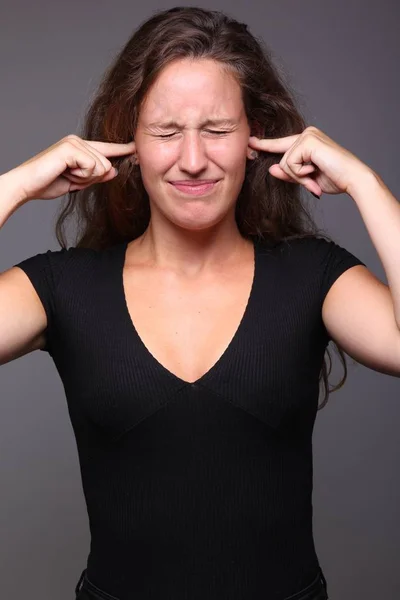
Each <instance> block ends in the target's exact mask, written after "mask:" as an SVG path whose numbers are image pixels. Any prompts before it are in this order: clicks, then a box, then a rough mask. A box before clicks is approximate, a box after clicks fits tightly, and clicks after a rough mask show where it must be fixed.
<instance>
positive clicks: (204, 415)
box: [16, 238, 364, 600]
mask: <svg viewBox="0 0 400 600" xmlns="http://www.w3.org/2000/svg"><path fill="white" fill-rule="evenodd" d="M126 247H127V243H122V244H118V245H115V246H113V247H111V248H108V249H106V250H102V251H94V250H89V249H83V248H69V249H67V250H66V249H63V250H58V251H50V250H48V251H47V252H45V253H42V254H37V255H36V256H32V257H30V258H27V259H26V260H24V261H22V262H20V263H18V264H17V265H16V266H19V267H20V268H22V269H23V270H24V271H25V273H26V274H27V275H28V277H29V278H30V280H31V281H32V284H33V285H34V287H35V289H36V291H37V293H38V295H39V297H40V299H41V300H42V302H43V306H44V307H45V310H46V313H47V317H48V328H47V346H46V348H45V351H47V352H48V353H49V354H50V355H51V357H52V359H53V361H54V364H55V366H56V368H57V370H58V373H59V375H60V377H61V380H62V382H63V384H64V388H65V393H66V399H67V403H68V409H69V414H70V418H71V423H72V427H73V429H74V433H75V436H76V441H77V449H78V454H79V461H80V467H81V474H82V483H83V491H84V494H85V499H86V503H87V510H88V516H89V524H90V531H91V546H90V553H89V556H88V561H87V577H88V578H89V580H90V581H92V582H93V583H94V584H95V585H96V586H97V587H98V588H100V589H102V590H104V591H105V592H107V593H108V594H110V595H112V596H114V597H116V598H118V599H120V600H133V599H135V600H139V599H140V600H141V599H146V600H169V599H171V600H225V599H226V600H250V599H257V600H259V599H262V598H263V599H265V600H283V599H285V598H286V597H288V596H290V595H292V594H295V593H297V592H299V591H300V590H302V589H303V588H306V587H307V586H308V585H309V584H310V583H311V582H312V581H313V580H314V579H315V577H316V575H317V573H318V570H319V562H318V558H317V555H316V552H315V548H314V541H313V531H312V515H313V510H312V487H313V463H312V432H313V427H314V422H315V417H316V411H317V404H318V397H319V391H320V388H319V374H320V370H321V367H322V363H323V359H324V352H325V349H326V346H327V344H328V342H329V336H328V333H327V331H326V329H325V327H324V324H323V321H322V316H321V309H322V302H323V300H324V298H325V295H326V293H327V292H328V290H329V288H330V286H331V285H332V284H333V282H334V281H335V280H336V279H337V277H339V275H341V273H343V272H344V271H345V270H346V269H348V268H350V267H352V266H354V265H357V264H364V263H363V262H362V261H360V260H359V259H358V258H356V257H355V256H354V255H353V254H351V253H350V252H348V251H347V250H345V249H344V248H342V247H341V246H338V245H337V244H335V243H334V242H327V241H325V240H324V239H319V238H312V239H303V240H295V241H292V242H290V243H284V242H283V243H279V244H276V245H275V246H269V245H267V244H265V243H259V242H258V243H255V271H254V280H253V286H252V289H251V293H250V297H249V300H248V304H247V308H246V310H245V313H244V315H243V318H242V320H241V322H240V325H239V326H238V329H237V331H236V333H235V335H234V337H233V339H232V340H231V341H230V343H229V345H228V347H227V349H226V350H225V352H224V353H223V355H222V356H221V358H220V359H219V360H218V361H217V362H216V364H214V366H213V367H212V368H211V369H210V370H209V371H208V372H207V373H206V374H205V375H203V376H202V377H200V378H199V379H198V380H197V381H196V382H195V383H192V384H190V383H187V382H185V381H183V380H182V379H180V378H179V377H177V376H175V375H174V374H173V373H171V372H170V371H168V369H167V368H165V367H164V366H162V365H161V364H160V363H159V362H158V361H157V360H156V359H155V358H154V357H153V356H152V355H151V353H150V352H149V351H148V350H147V348H146V347H145V346H144V344H143V342H142V341H141V339H140V337H139V336H138V334H137V331H136V329H135V327H134V324H133V323H132V321H131V318H130V316H129V313H128V310H127V306H126V301H125V296H124V289H123V284H122V269H123V264H124V259H125V252H126Z"/></svg>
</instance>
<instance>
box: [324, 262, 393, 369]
mask: <svg viewBox="0 0 400 600" xmlns="http://www.w3.org/2000/svg"><path fill="white" fill-rule="evenodd" d="M322 318H323V321H324V324H325V327H326V329H327V331H328V333H329V335H330V337H331V338H332V340H333V341H334V342H335V343H337V345H338V346H340V347H341V348H342V349H343V350H344V351H345V352H346V353H347V354H348V355H349V356H351V357H352V358H354V359H355V360H356V361H357V362H359V363H361V364H363V365H365V366H366V367H369V368H370V369H373V370H374V371H379V372H381V373H385V374H388V375H394V376H395V377H400V330H399V328H398V326H397V323H396V320H395V315H394V306H393V301H392V297H391V293H390V289H389V287H388V286H387V285H385V284H384V283H383V282H382V281H380V280H379V279H378V278H377V277H375V275H374V274H373V273H371V271H369V270H368V269H367V267H365V266H363V265H356V266H353V267H351V268H349V269H347V270H346V271H345V272H344V273H342V274H341V275H340V276H339V277H338V278H337V279H336V281H335V282H334V283H333V285H332V286H331V288H330V289H329V291H328V293H327V294H326V296H325V299H324V302H323V306H322Z"/></svg>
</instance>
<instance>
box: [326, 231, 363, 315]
mask: <svg viewBox="0 0 400 600" xmlns="http://www.w3.org/2000/svg"><path fill="white" fill-rule="evenodd" d="M317 242H318V244H317V248H316V251H317V253H318V262H319V266H320V275H321V288H320V291H321V304H322V303H323V301H324V299H325V297H326V295H327V293H328V292H329V290H330V288H331V286H332V285H333V284H334V283H335V281H336V279H338V278H339V277H340V275H342V273H344V272H345V271H347V269H350V268H351V267H355V266H356V265H363V266H364V267H365V266H366V264H365V263H364V262H363V261H362V260H360V259H359V258H358V257H357V256H355V255H354V254H352V253H351V252H349V250H346V248H343V247H342V246H340V245H339V244H336V243H335V242H334V241H326V240H324V239H318V240H317Z"/></svg>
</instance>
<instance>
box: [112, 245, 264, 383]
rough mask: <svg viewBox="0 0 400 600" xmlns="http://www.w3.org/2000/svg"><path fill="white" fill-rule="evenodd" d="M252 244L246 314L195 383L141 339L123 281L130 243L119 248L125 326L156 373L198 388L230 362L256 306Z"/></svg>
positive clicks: (255, 281) (255, 270)
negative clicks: (251, 271) (217, 355)
mask: <svg viewBox="0 0 400 600" xmlns="http://www.w3.org/2000/svg"><path fill="white" fill-rule="evenodd" d="M252 243H253V251H254V258H253V261H254V262H253V265H254V266H253V279H252V283H251V286H250V292H249V295H248V298H247V303H246V306H245V309H244V312H243V314H242V317H241V319H240V321H239V324H238V326H237V328H236V330H235V332H234V334H233V336H232V337H231V339H230V340H229V342H228V344H227V346H226V347H225V349H224V351H223V352H222V354H221V355H220V357H219V358H218V359H217V360H216V361H215V362H214V364H213V365H211V367H210V368H209V369H208V370H207V371H206V372H205V373H203V375H201V376H200V377H198V378H197V379H196V380H195V381H187V380H185V379H182V378H181V377H179V376H178V375H176V374H175V373H173V372H172V371H170V370H169V369H168V368H167V367H166V366H165V365H163V364H162V363H161V362H160V361H159V360H158V358H157V357H156V356H154V354H152V353H151V352H150V350H149V349H148V347H147V346H146V344H145V343H144V342H143V340H142V338H141V337H140V335H139V333H138V331H137V329H136V327H135V323H134V322H133V319H132V317H131V315H130V312H129V309H128V303H127V299H126V293H125V286H124V280H123V274H124V266H125V262H126V253H127V248H128V244H129V241H124V242H122V243H121V244H119V245H118V246H117V248H118V249H119V253H118V258H119V260H118V266H117V272H118V294H119V298H120V300H121V304H122V309H121V312H122V317H123V324H124V326H125V327H126V329H127V331H128V336H133V338H134V340H135V342H136V343H137V344H139V346H140V348H141V350H142V353H143V356H145V357H146V358H147V359H148V361H149V362H150V363H151V364H152V365H153V368H154V369H155V371H156V372H157V371H159V372H160V373H163V374H164V375H166V376H167V377H168V378H169V379H170V380H171V381H173V382H175V383H180V384H181V385H182V386H192V387H196V386H197V385H200V384H203V383H206V382H207V381H208V380H209V379H211V378H212V377H213V376H214V375H216V374H217V373H218V371H219V370H220V368H221V367H222V366H223V364H224V362H226V361H227V360H229V356H230V355H231V354H232V353H233V351H234V347H235V346H236V345H237V344H238V340H239V337H240V335H241V332H242V330H243V328H244V327H245V324H246V322H247V321H248V320H249V318H250V315H251V312H252V306H253V304H254V296H255V287H256V283H257V281H258V271H259V264H258V263H259V256H258V254H259V253H258V243H257V240H252Z"/></svg>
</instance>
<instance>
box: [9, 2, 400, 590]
mask: <svg viewBox="0 0 400 600" xmlns="http://www.w3.org/2000/svg"><path fill="white" fill-rule="evenodd" d="M177 4H179V2H178V3H177ZM145 5H146V8H143V7H142V6H139V5H135V4H134V3H133V2H132V1H131V0H129V1H127V0H125V1H121V0H116V1H114V2H113V3H110V2H104V1H103V0H96V1H94V0H91V1H88V0H87V1H86V2H82V1H81V2H78V1H77V0H70V1H69V2H50V0H38V1H37V2H34V3H32V4H31V3H28V0H25V1H24V2H21V1H20V2H13V3H12V4H11V2H10V1H8V2H6V3H5V2H4V0H3V3H2V11H1V19H0V89H1V94H0V103H1V104H0V107H1V112H0V131H1V147H0V173H4V172H6V171H8V170H9V169H11V168H13V167H14V166H16V165H17V164H20V163H21V162H24V161H25V160H27V159H28V158H29V157H31V156H33V155H35V154H37V153H39V152H40V151H41V150H43V149H44V148H46V147H48V146H50V145H51V144H53V143H55V142H56V141H57V140H58V139H60V138H62V137H63V136H65V135H67V134H68V133H76V132H77V127H78V126H79V125H80V123H81V121H82V115H83V111H84V109H85V107H86V105H87V102H88V100H89V98H90V96H91V94H92V93H93V91H94V89H95V87H96V84H97V82H98V80H99V78H100V76H101V75H102V73H103V71H104V69H105V68H106V67H107V65H108V63H109V61H110V60H111V59H112V58H113V56H114V55H115V53H116V52H118V51H119V49H120V47H121V46H122V45H123V44H125V41H126V40H127V39H128V38H129V37H130V35H131V33H132V32H133V30H134V29H135V28H136V26H137V25H138V24H139V23H140V22H141V21H143V20H144V19H146V18H148V17H149V16H150V15H151V14H152V12H153V11H154V10H156V9H162V8H170V7H172V6H174V3H169V2H168V3H166V2H146V3H145ZM198 5H199V6H202V7H204V8H212V9H216V10H226V11H227V12H229V13H230V14H231V15H232V16H234V17H235V18H237V19H239V20H241V21H245V22H246V23H248V25H249V27H250V29H251V31H252V32H253V33H254V34H256V35H258V36H261V37H263V39H264V40H265V41H266V42H267V44H268V45H269V46H270V47H271V48H272V49H273V51H274V54H275V55H276V61H277V62H278V63H279V64H280V65H281V66H282V67H283V68H284V69H285V71H286V73H287V77H289V79H290V81H291V83H292V85H294V87H295V89H296V90H297V93H298V95H299V97H300V99H301V108H302V110H304V112H305V114H306V116H307V119H308V124H310V125H311V124H313V125H315V126H317V127H319V128H320V129H322V131H324V132H325V133H326V134H327V135H329V136H330V137H332V138H333V139H334V140H335V141H337V142H338V143H339V144H341V145H343V146H344V147H346V148H348V149H349V150H351V151H352V152H353V153H354V154H356V155H357V156H358V157H359V158H360V159H361V160H363V161H364V162H365V163H367V164H368V165H369V166H370V167H372V168H373V169H374V170H375V171H377V172H378V173H379V174H380V176H381V177H382V178H383V180H384V181H385V183H386V185H387V186H388V187H389V188H390V189H391V191H392V192H393V194H394V195H396V196H397V197H398V198H400V180H399V173H400V170H399V160H398V148H399V143H398V140H399V117H398V107H399V106H400V89H399V78H398V72H399V71H398V68H399V67H398V65H399V62H400V47H399V41H398V40H399V38H398V35H399V34H398V25H399V23H400V19H399V16H400V14H399V13H400V7H399V4H398V2H396V0H393V1H390V0H386V1H382V0H379V1H378V0H369V2H368V3H367V2H366V1H365V0H358V1H357V0H346V1H344V0H340V1H339V2H337V1H334V0H324V1H323V2H321V1H320V0H319V1H307V0H304V1H301V2H298V1H295V0H292V1H290V0H280V2H272V1H269V0H264V1H261V0H260V1H259V2H256V0H251V1H246V2H245V1H244V0H242V1H240V0H238V1H236V2H233V3H229V2H228V1H227V0H226V1H225V2H221V1H216V2H213V3H207V2H199V3H198ZM0 201H1V198H0ZM59 202H60V199H58V200H53V201H43V200H42V201H40V200H39V201H36V200H35V201H32V202H30V203H29V204H26V205H25V206H23V207H22V208H20V209H19V210H18V211H17V212H16V213H14V215H12V217H11V218H10V219H9V220H8V221H7V222H6V224H5V225H4V227H3V228H2V232H1V236H0V271H3V270H5V269H7V268H9V267H11V266H12V265H13V264H15V263H16V262H18V261H19V260H22V259H23V258H25V257H28V256H31V255H33V254H36V253H38V252H44V251H45V250H47V249H58V248H59V246H58V244H57V242H56V239H55V236H54V231H53V228H54V218H55V213H56V209H57V208H58V205H59ZM377 210H379V207H377ZM315 216H316V220H317V222H318V223H319V224H321V225H322V226H324V227H326V228H327V230H328V232H329V234H330V235H331V236H332V237H333V238H334V239H335V240H336V241H337V242H338V243H340V244H341V245H343V246H344V247H346V248H347V249H348V250H350V251H351V252H353V253H354V254H355V255H356V256H358V257H359V258H361V259H362V260H363V261H364V262H365V263H366V264H367V265H368V267H369V268H370V270H371V271H372V272H373V273H374V274H375V275H377V276H378V277H379V278H380V279H381V280H382V281H384V282H385V283H387V279H386V276H385V273H384V271H383V268H382V264H381V263H380V261H379V258H378V255H377V253H376V251H375V248H374V246H373V245H372V242H371V239H370V237H369V235H368V232H367V231H366V228H365V226H364V224H363V221H362V219H361V215H360V213H359V212H358V209H357V207H356V206H355V204H354V203H353V201H352V199H351V198H350V197H349V196H347V195H337V196H332V195H329V196H328V195H323V196H322V199H321V201H320V202H316V204H315ZM334 360H335V367H334V370H333V373H332V374H331V377H330V382H331V383H334V382H336V381H338V377H339V376H340V375H341V373H342V370H341V368H340V363H339V362H338V359H337V358H336V355H335V354H334ZM0 377H1V379H0V393H1V419H0V480H1V494H0V540H1V542H0V594H1V597H2V598H7V600H21V599H23V598H29V599H30V600H39V599H40V600H55V599H57V600H72V598H73V597H74V586H75V584H76V582H77V579H78V577H79V575H80V573H81V571H82V569H83V568H84V566H85V564H86V559H87V555H88V552H89V528H88V519H87V514H86V508H85V504H84V498H83V494H82V488H81V481H80V471H79V464H78V458H77V451H76V445H75V438H74V436H73V431H72V427H71V425H70V422H69V416H68V413H67V407H66V401H65V395H64V390H63V387H62V383H61V381H60V379H59V377H58V374H57V372H56V370H55V367H54V365H53V362H52V360H51V358H50V357H49V356H48V355H47V354H45V353H43V352H38V351H37V352H34V353H31V354H29V355H27V356H25V357H22V358H20V359H18V360H16V361H13V362H12V363H8V364H6V365H4V366H3V367H2V368H1V375H0ZM399 392H400V386H399V379H398V378H395V377H391V376H388V375H383V374H380V373H377V372H375V371H372V370H370V369H367V368H365V367H364V366H362V365H359V364H354V366H352V363H351V362H350V360H349V375H348V380H347V383H346V385H345V386H344V388H342V389H341V390H339V391H338V392H335V393H334V394H332V395H331V396H330V399H329V403H328V405H327V406H326V407H325V408H324V409H323V410H322V411H320V412H318V414H317V421H316V425H315V430H314V480H315V484H314V535H315V544H316V548H317V553H318V555H319V558H320V562H321V565H322V568H323V569H324V572H325V575H326V578H327V581H328V590H329V593H330V598H331V599H333V600H354V599H359V598H360V599H361V598H362V599H363V600H377V599H378V598H379V599H381V598H382V599H383V598H384V599H385V600H395V599H398V598H399V597H400V562H399V548H400V531H399V515H400V509H399V506H400V478H399V451H400V436H399V434H398V430H399V424H400V404H399V402H400V398H399ZM205 600H206V599H205Z"/></svg>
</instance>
